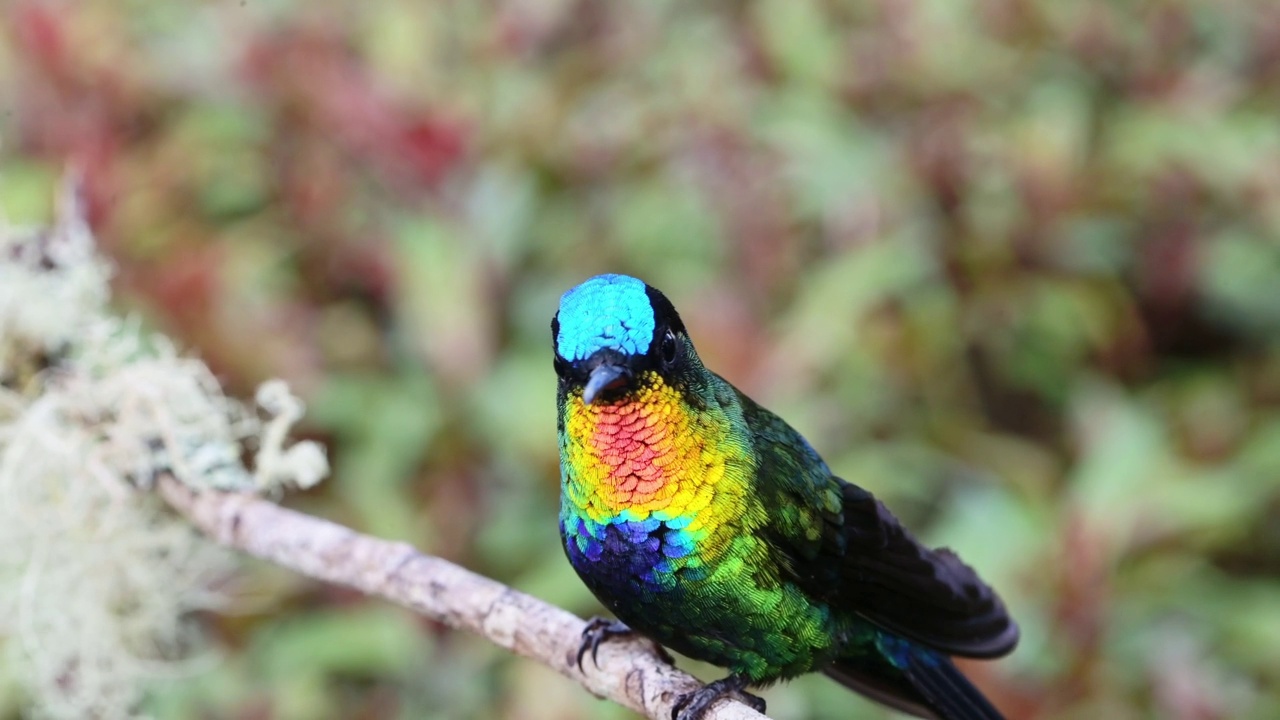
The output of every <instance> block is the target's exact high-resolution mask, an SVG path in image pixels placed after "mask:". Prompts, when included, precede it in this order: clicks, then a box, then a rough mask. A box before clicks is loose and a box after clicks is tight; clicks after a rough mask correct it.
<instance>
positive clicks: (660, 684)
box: [160, 478, 767, 720]
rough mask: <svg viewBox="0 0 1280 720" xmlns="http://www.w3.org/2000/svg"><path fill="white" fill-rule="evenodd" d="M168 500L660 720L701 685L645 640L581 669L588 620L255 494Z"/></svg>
mask: <svg viewBox="0 0 1280 720" xmlns="http://www.w3.org/2000/svg"><path fill="white" fill-rule="evenodd" d="M160 493H161V495H162V496H163V497H164V498H165V500H166V501H167V502H168V503H169V504H170V505H171V506H173V507H174V508H175V509H176V510H177V511H178V512H180V513H182V514H183V515H185V516H186V517H187V518H189V519H190V520H191V522H192V523H193V524H195V526H196V527H198V528H199V529H200V530H201V531H203V532H204V533H205V534H207V535H208V536H209V537H211V538H213V539H214V540H215V541H216V542H218V543H220V544H222V545H226V546H228V547H234V548H236V549H239V550H241V551H243V552H245V553H248V554H249V555H253V556H254V557H257V558H261V559H263V560H267V561H269V562H272V563H275V564H277V565H280V566H283V567H287V568H289V569H291V570H294V571H296V572H300V573H302V574H304V575H307V576H310V577H313V578H317V579H319V580H324V581H326V582H331V583H335V584H338V585H345V586H347V587H351V588H355V589H357V590H359V591H361V592H363V593H366V594H369V595H374V596H377V597H381V598H384V599H386V600H390V601H391V602H394V603H397V604H399V605H403V606H404V607H407V608H409V609H410V610H413V611H414V612H417V613H421V614H422V615H425V616H427V617H429V618H432V619H434V620H438V621H440V622H443V623H445V624H447V625H449V626H450V627H454V628H459V629H463V630H470V631H471V632H474V633H478V634H480V635H482V636H484V637H485V638H487V639H489V640H490V641H491V642H493V643H495V644H497V645H500V646H501V647H504V648H507V649H508V650H511V651H514V652H515V653H517V654H520V655H523V656H525V657H528V658H532V659H534V660H537V661H538V662H541V663H543V664H544V665H547V666H548V667H550V668H552V669H554V670H556V671H557V672H559V673H560V674H561V675H564V676H565V677H568V678H571V679H573V680H575V681H577V682H578V683H580V684H581V685H582V686H583V687H585V688H586V689H587V690H590V691H591V692H592V693H593V694H595V695H596V696H598V697H601V698H607V699H610V700H613V701H614V702H617V703H619V704H621V705H624V706H626V707H628V708H631V709H632V710H635V711H636V712H639V713H642V714H643V715H645V716H647V717H649V718H652V719H653V720H670V718H671V706H672V704H673V703H674V702H676V701H677V700H678V699H679V698H680V696H681V695H683V694H684V693H687V692H689V691H691V690H696V689H697V688H698V687H700V683H699V682H698V681H697V679H695V678H693V677H692V676H690V675H688V674H686V673H684V672H681V671H680V670H677V669H676V668H674V667H672V666H671V665H669V664H667V663H666V662H664V661H663V660H662V658H660V657H659V656H658V654H657V652H656V651H655V649H654V647H653V646H652V645H650V644H649V643H648V642H646V641H643V640H639V639H635V640H618V639H615V640H611V641H609V642H606V643H604V644H602V645H601V646H600V652H599V668H598V669H597V668H596V667H595V666H594V665H593V664H592V663H591V662H585V663H583V665H584V667H585V668H586V672H585V673H584V672H581V671H579V669H578V666H577V664H576V663H575V661H574V659H575V656H576V653H577V649H578V645H579V638H580V637H581V633H582V629H583V627H584V625H585V624H584V623H583V621H582V620H581V619H580V618H578V617H577V616H575V615H573V614H572V613H569V612H566V611H565V610H562V609H560V608H558V607H555V606H553V605H548V604H547V603H545V602H542V601H541V600H538V599H537V598H535V597H532V596H530V595H526V594H524V593H522V592H519V591H517V590H514V589H512V588H510V587H507V586H506V585H503V584H502V583H499V582H497V581H495V580H491V579H489V578H487V577H484V576H482V575H477V574H475V573H473V572H471V571H469V570H467V569H465V568H462V567H460V566H458V565H455V564H453V563H451V562H449V561H447V560H443V559H441V558H438V557H432V556H430V555H424V554H422V553H419V552H418V551H416V550H414V549H413V547H412V546H410V545H408V544H406V543H399V542H388V541H386V540H379V539H377V538H373V537H369V536H367V535H361V534H360V533H357V532H355V531H353V530H350V529H348V528H345V527H343V526H341V525H338V524H336V523H332V522H329V521H327V520H322V519H320V518H315V517H311V516H309V515H305V514H303V513H299V512H294V511H292V510H287V509H285V508H282V507H280V506H279V505H276V504H275V503H272V502H270V501H267V500H263V499H262V498H259V497H255V496H252V495H240V494H231V493H219V492H199V493H197V492H194V491H192V490H191V489H190V488H188V487H186V486H185V485H182V484H180V483H179V482H177V481H176V480H174V479H173V478H162V479H161V482H160ZM706 718H707V720H767V719H766V718H765V716H763V715H761V714H759V713H757V712H755V711H754V710H752V709H751V708H749V707H747V706H746V705H743V704H741V703H739V702H732V701H721V702H720V703H718V704H716V705H715V706H714V707H713V708H712V710H711V711H710V712H709V713H707V716H706Z"/></svg>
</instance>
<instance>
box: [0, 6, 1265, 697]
mask: <svg viewBox="0 0 1280 720" xmlns="http://www.w3.org/2000/svg"><path fill="white" fill-rule="evenodd" d="M0 6H2V7H3V11H2V13H0V99H2V102H0V208H3V212H4V214H5V215H6V216H7V217H8V218H9V219H10V220H13V221H19V222H45V221H47V220H48V219H49V216H50V205H51V200H52V198H53V197H54V194H55V193H54V187H55V184H56V181H57V179H58V177H59V176H60V174H61V173H62V172H63V170H64V168H66V167H67V165H68V163H70V162H74V163H77V164H79V166H80V167H81V168H82V169H83V171H84V172H85V174H86V180H87V187H88V193H89V201H90V212H91V216H92V217H91V219H92V222H93V225H94V228H95V230H96V231H97V233H98V236H99V239H100V242H101V244H102V246H103V248H104V250H105V251H106V252H107V253H108V254H109V255H110V256H111V258H112V259H113V261H114V262H115V263H117V264H118V267H119V271H118V274H117V277H116V281H115V288H116V293H117V301H118V303H119V305H120V306H121V308H122V309H123V310H125V311H128V312H132V313H135V314H137V315H140V316H141V317H143V318H144V319H145V321H146V322H148V323H149V324H150V325H151V326H153V327H155V328H156V329H158V330H161V331H163V332H165V333H168V334H169V335H171V336H173V337H174V338H176V339H177V340H178V341H179V342H180V343H181V344H182V345H183V346H185V347H187V348H189V349H190V351H191V352H192V353H196V354H198V355H200V356H201V357H203V358H205V359H206V360H207V361H208V362H209V363H210V364H211V365H212V366H213V368H214V370H215V372H217V373H218V375H219V377H220V378H221V379H222V380H223V382H224V383H225V384H226V386H227V387H228V388H229V390H230V392H233V393H235V394H237V395H239V396H241V397H246V398H247V397H250V396H251V394H252V390H253V388H254V387H255V386H256V385H257V384H258V383H259V382H261V381H263V380H265V379H268V378H271V377H283V378H286V379H287V380H288V381H289V382H290V383H291V384H292V385H293V386H294V388H295V389H297V390H298V391H299V392H301V393H302V394H303V396H304V397H305V398H306V399H307V400H308V402H309V404H310V412H309V415H308V424H307V425H306V427H305V432H306V433H307V434H308V435H309V436H311V437H314V438H317V439H320V440H322V441H324V442H325V443H326V444H327V445H328V447H329V451H330V456H331V458H332V460H333V462H334V473H333V477H332V478H331V479H330V480H329V481H327V482H326V483H324V484H323V485H321V486H320V487H319V488H317V489H315V490H313V491H310V492H307V493H302V494H298V495H295V496H292V497H290V498H288V499H287V502H288V503H289V504H290V505H292V506H294V507H297V508H300V509H303V510H306V511H308V512H312V513H315V514H317V515H322V516H324V517H327V518H331V519H334V520H337V521H340V522H343V523H346V524H348V525H351V526H353V527H355V528H358V529H360V530H362V531H364V532H368V533H373V534H375V535H378V536H381V537H385V538H395V539H403V540H407V541H410V542H412V543H414V544H415V545H417V546H418V547H419V548H421V549H423V550H425V551H428V552H432V553H438V554H440V555H443V556H445V557H447V558H450V559H452V560H455V561H457V562H459V563H462V564H464V565H466V566H467V567H469V568H472V569H475V570H477V571H480V572H483V573H486V574H488V575H491V576H493V577H496V578H498V579H500V580H502V581H504V582H506V583H509V584H511V585H513V586H515V587H517V588H519V589H521V590H524V591H526V592H529V593H532V594H534V595H536V596H538V597H540V598H543V599H545V600H547V601H550V602H553V603H557V604H560V605H563V606H565V607H568V608H570V609H572V610H574V611H575V612H578V613H579V614H583V615H587V614H591V613H593V612H596V611H597V610H598V606H597V605H596V603H595V602H594V600H593V599H592V598H591V596H590V595H589V593H588V592H587V591H586V590H585V589H584V588H583V587H582V585H581V583H580V582H579V581H578V580H577V579H576V577H575V576H574V574H573V572H572V571H571V569H570V568H569V565H568V563H567V562H566V561H565V560H564V558H563V556H562V553H561V550H560V548H559V544H558V538H557V534H556V512H557V503H558V497H557V496H558V478H559V474H558V473H559V471H558V465H557V454H556V453H557V446H556V441H555V429H554V428H555V408H554V376H553V373H552V370H551V351H550V345H549V343H550V331H549V322H550V319H551V316H552V314H553V312H554V311H555V308H556V303H557V300H558V297H559V295H560V293H562V292H563V291H564V290H566V289H567V288H569V287H571V286H572V285H574V284H576V283H578V282H580V281H581V280H582V279H584V278H586V277H588V276H590V275H593V274H596V273H599V272H603V271H618V272H627V273H631V274H635V275H638V276H640V277H642V278H644V279H646V280H647V281H649V282H650V283H652V284H653V285H655V286H657V287H659V288H661V289H663V290H664V291H665V292H666V293H667V294H668V295H669V296H670V297H671V298H672V299H673V300H674V302H675V304H676V305H677V306H678V307H679V308H680V309H681V311H682V313H683V315H684V317H685V320H686V323H687V324H688V326H689V328H690V330H691V333H692V336H693V338H694V340H695V342H696V343H697V345H698V348H699V350H700V352H701V354H702V356H703V357H704V359H705V360H706V361H707V363H708V365H710V366H711V367H713V368H715V369H717V370H718V371H719V372H720V373H721V374H723V375H725V376H726V377H727V378H728V379H729V380H730V381H732V382H734V383H735V384H737V385H738V386H739V387H741V388H743V389H744V390H746V391H747V392H748V393H749V394H751V395H753V396H754V397H756V398H757V399H758V400H760V401H762V402H764V403H765V404H766V405H768V406H770V407H772V408H773V409H774V410H776V411H778V412H779V413H780V414H781V415H783V416H784V417H786V418H787V419H789V420H790V421H791V422H792V423H793V424H794V425H796V426H797V427H798V428H799V429H800V430H801V431H802V432H804V433H805V434H806V435H807V436H808V437H809V439H810V440H811V441H812V443H813V445H814V446H815V447H817V448H818V449H819V451H820V452H822V453H823V454H824V455H825V456H826V457H827V458H828V459H829V460H830V462H831V465H832V467H833V468H834V469H835V470H836V471H837V472H838V473H840V474H841V475H843V476H844V477H846V478H848V479H850V480H853V481H855V482H857V483H859V484H861V485H863V486H864V487H867V488H868V489H870V490H872V491H873V492H875V493H876V494H877V495H878V496H880V497H881V498H882V499H884V500H885V502H886V503H887V504H888V505H889V506H890V507H891V508H892V509H893V510H894V511H895V512H896V513H897V514H899V515H900V516H901V517H902V518H903V519H904V521H906V522H907V524H908V525H909V526H910V527H912V528H914V529H915V530H916V531H918V534H919V535H921V536H922V537H923V538H925V539H927V540H928V541H930V542H932V543H935V544H946V545H950V546H952V547H955V548H956V549H957V550H958V551H959V552H960V553H961V555H962V556H963V557H965V558H966V559H967V560H968V562H969V563H971V564H972V565H974V566H976V567H977V568H978V569H979V570H980V571H981V573H982V575H983V576H984V577H985V578H987V579H988V580H989V581H991V583H992V584H993V585H995V586H996V587H997V588H999V589H1000V591H1001V592H1002V594H1003V595H1004V597H1005V598H1006V600H1007V601H1008V603H1009V605H1010V606H1011V609H1012V610H1013V612H1014V615H1015V617H1016V618H1017V619H1018V621H1019V622H1020V623H1021V625H1022V628H1023V642H1022V645H1021V646H1020V647H1019V649H1018V650H1017V652H1016V653H1015V654H1014V655H1012V656H1011V657H1009V658H1007V659H1004V660H1001V661H999V662H996V663H978V664H971V665H969V666H968V668H969V670H970V671H971V674H972V676H973V677H974V679H975V681H976V682H977V683H978V684H979V685H980V686H981V687H982V688H983V689H984V690H986V691H987V692H988V693H989V695H990V696H991V697H992V698H993V700H994V701H995V702H996V703H997V704H998V705H1000V706H1001V707H1002V708H1004V709H1005V710H1006V712H1007V713H1008V715H1009V717H1010V718H1011V719H1018V718H1046V719H1047V718H1117V719H1121V720H1124V719H1127V718H1187V719H1196V720H1200V719H1205V720H1209V719H1213V718H1273V717H1280V691H1278V690H1277V688H1278V687H1280V582H1278V580H1280V120H1278V119H1277V112H1276V109H1277V108H1278V107H1280V5H1277V4H1276V3H1274V2H1271V0H1198V1H1197V0H1150V1H1146V2H1140V1H1138V0H1132V1H1129V2H1109V1H1106V0H1082V1H1080V2H1055V1H1054V0H823V1H818V0H759V1H758V2H735V1H732V0H711V1H709V2H703V3H690V2H675V1H673V0H650V1H648V2H632V3H619V2H612V3H611V2H605V1H604V0H487V1H485V2H458V1H454V2H434V3H424V2H413V1H412V0H346V1H338V0H332V1H330V2H324V3H304V2H300V1H299V0H208V1H205V2H185V3H157V2H145V1H144V0H83V1H79V2H72V1H70V0H68V1H67V2H42V1H32V0H5V1H4V2H3V3H0ZM231 590H232V592H233V595H234V596H235V602H234V603H233V605H232V608H231V609H232V612H230V613H229V614H227V615H210V616H209V617H207V618H204V619H203V621H202V622H204V623H205V625H206V626H207V628H208V632H209V635H210V636H211V638H212V644H213V646H214V648H215V650H214V655H213V662H210V663H208V664H205V665H202V666H201V668H202V669H201V671H200V672H197V673H194V674H192V675H190V676H182V677H178V678H175V679H174V680H173V681H172V682H170V683H165V684H162V685H159V686H157V687H156V688H155V689H154V692H153V693H152V694H151V696H150V699H149V700H148V704H147V706H146V707H145V708H144V710H145V711H146V712H147V713H149V714H150V715H151V716H153V717H156V718H162V719H164V718H209V719H222V718H228V719H230V718H235V719H245V720H276V719H280V720H292V719H310V718H365V719H369V720H381V719H384V718H448V719H453V718H512V719H519V720H550V719H552V718H566V719H573V718H584V719H586V718H591V719H596V718H599V719H610V720H612V719H618V720H621V719H622V718H628V717H633V716H632V715H630V714H629V713H628V712H627V711H625V710H622V709H620V708H618V707H615V706H613V705H611V704H609V703H605V702H600V701H597V700H595V699H594V698H593V697H591V696H590V695H589V694H588V693H586V692H585V691H584V690H582V689H581V688H579V687H577V686H576V685H574V684H572V683H570V682H569V681H567V680H564V679H562V678H560V677H559V676H557V675H556V674H555V673H554V672H552V671H551V670H549V669H546V668H543V667H541V666H539V665H537V664H535V663H533V662H530V661H525V660H522V659H518V658H515V657H512V656H509V655H507V654H505V653H503V652H501V651H499V650H497V649H496V648H494V647H491V646H490V645H488V644H486V643H485V642H483V641H481V640H478V639H477V638H474V637H471V636H468V635H464V634H459V633H454V632H450V631H448V630H446V629H444V628H442V627H440V626H437V625H435V624H433V623H430V622H427V621H424V620H422V619H420V618H417V617H414V616H412V615H410V614H408V613H406V612H402V611H400V610H398V609H396V608H393V607H389V606H388V605H387V604H385V603H382V602H378V601H371V600H366V599H365V598H363V597H361V596H359V595H357V594H355V593H353V592H348V591H344V590H341V589H337V588H333V587H327V586H323V585H320V584H317V583H314V582H310V581H307V580H304V579H301V578H298V577H296V576H293V575H291V574H289V573H286V572H283V571H279V570H276V569H273V568H270V567H266V566H263V565H259V564H252V565H249V566H248V568H247V570H246V572H245V574H244V575H243V576H242V577H241V578H239V579H237V581H236V582H235V583H233V587H232V588H231ZM687 666H688V667H690V668H691V669H693V670H694V671H695V672H697V673H698V674H700V675H701V676H702V677H704V678H705V679H713V678H716V677H718V676H719V674H720V673H719V671H716V670H712V669H709V668H706V667H702V666H698V665H696V664H687ZM765 696H766V698H767V699H768V701H769V706H770V711H771V714H772V715H773V716H774V717H776V718H779V720H788V719H800V718H823V719H828V718H829V719H832V720H835V719H838V718H839V719H847V718H881V717H889V716H890V714H889V713H888V712H887V711H883V710H881V709H879V708H877V707H875V706H873V705H872V704H870V703H869V702H865V701H862V700H860V699H857V698H855V697H853V696H852V695H850V694H848V693H847V692H845V691H843V690H842V689H840V688H838V687H837V686H835V685H834V684H833V683H830V682H829V681H826V680H825V679H823V678H806V679H802V680H800V681H796V682H793V683H791V684H789V685H785V686H781V687H777V688H774V689H771V690H769V691H768V692H766V693H765ZM0 698H3V700H2V701H0V717H12V718H17V717H22V714H21V711H20V709H19V705H18V701H17V700H16V698H15V697H14V694H13V693H8V694H0Z"/></svg>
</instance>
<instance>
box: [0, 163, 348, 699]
mask: <svg viewBox="0 0 1280 720" xmlns="http://www.w3.org/2000/svg"><path fill="white" fill-rule="evenodd" d="M109 278H110V267H109V266H108V264H107V263H106V262H105V261H103V260H102V259H101V258H100V257H99V256H98V255H97V254H96V251H95V248H94V243H93V239H92V236H91V234H90V232H89V229H88V227H87V226H86V224H85V223H84V221H83V219H82V215H81V212H80V208H79V203H78V202H77V201H76V194H75V191H74V186H73V184H72V183H68V185H67V189H66V190H65V191H64V193H63V197H62V198H61V202H60V203H59V216H58V219H57V222H56V223H55V225H54V227H53V228H51V229H49V230H22V229H14V228H4V227H0V645H2V646H3V650H4V659H5V662H4V664H3V665H0V673H7V674H9V675H11V676H12V679H15V680H16V681H17V684H18V685H19V686H20V687H21V688H22V689H23V692H24V694H25V695H26V697H27V699H28V702H27V705H28V707H29V708H30V712H31V714H32V715H33V716H37V717H48V718H57V719H61V718H89V717H92V718H98V719H99V720H111V719H113V718H127V717H136V716H137V713H138V707H139V702H140V700H141V698H142V697H143V694H144V693H145V689H146V687H147V685H148V683H150V682H153V681H155V680H157V679H162V678H165V677H169V676H172V675H173V674H174V673H179V672H186V671H189V670H190V668H191V663H192V662H193V661H194V662H197V663H198V662H199V658H200V657H201V656H200V654H199V648H200V645H199V643H198V642H197V640H198V638H196V637H195V634H194V630H193V628H194V626H193V625H192V624H191V623H190V622H189V618H190V615H191V613H192V612H193V611H197V610H201V609H205V608H208V607H211V606H213V605H216V604H217V600H218V597H217V595H216V593H214V592H212V590H211V588H213V587H214V586H215V584H216V582H217V581H218V580H219V579H220V578H223V577H225V576H226V574H227V573H228V572H229V571H230V569H231V559H230V556H229V555H228V554H227V553H226V552H225V551H223V550H221V549H220V548H218V547H217V546H215V545H213V544H212V543H210V542H208V541H206V540H204V539H203V538H201V537H200V536H199V535H197V534H196V533H195V532H194V531H193V530H192V529H191V528H190V527H189V526H188V525H187V524H186V523H185V521H183V520H182V519H181V518H179V517H178V516H177V515H175V514H173V513H171V512H169V511H167V509H166V508H165V507H164V505H163V504H162V503H161V502H160V501H159V499H158V498H156V497H155V496H154V495H153V494H152V493H150V492H148V490H149V489H150V488H151V486H152V485H153V484H154V481H155V479H156V478H157V477H159V476H160V475H162V474H168V475H172V476H174V477H176V478H177V479H178V480H179V481H181V482H183V483H185V484H187V485H189V486H192V487H194V488H197V489H203V488H217V489H224V490H244V491H264V490H265V491H279V489H280V488H282V487H284V486H285V485H286V484H289V485H293V486H300V487H307V486H310V485H312V484H314V483H315V482H318V481H319V480H320V479H321V478H322V477H323V476H324V474H325V473H326V472H327V464H326V462H325V458H324V453H323V451H322V450H321V449H320V448H319V446H317V445H315V444H313V443H297V444H294V445H292V446H288V445H287V443H286V439H287V436H288V431H289V428H290V426H291V425H292V424H293V423H294V422H296V421H297V420H298V418H299V417H301V414H302V406H301V403H300V402H299V401H298V400H297V399H296V398H294V397H293V396H292V395H290V394H289V392H288V390H287V388H286V387H285V386H284V384H283V383H280V382H273V383H268V384H267V385H265V386H264V387H263V389H262V391H261V392H260V393H259V398H258V402H259V404H260V405H261V406H262V407H263V409H264V411H265V415H266V419H265V420H264V419H262V418H259V416H258V414H257V413H255V412H254V411H253V410H252V409H250V408H246V407H245V406H244V405H243V404H241V403H239V402H237V401H235V400H232V399H230V398H227V397H226V396H225V395H223V394H222V391H221V389H220V388H219V386H218V383H217V382H216V380H215V379H214V377H213V375H212V374H211V373H210V372H209V370H208V368H207V367H206V366H205V365H204V364H203V363H201V362H199V361H198V360H195V359H192V358H188V357H182V356H181V355H180V354H179V353H178V351H177V350H176V349H175V348H174V347H173V345H172V343H170V342H169V341H167V340H166V339H164V338H163V337H159V336H155V335H150V334H147V333H145V332H143V331H142V329H141V328H140V327H139V325H138V323H136V322H132V321H127V320H121V319H119V318H117V317H114V316H113V315H112V314H111V313H110V311H109V309H108V305H107V303H108V300H109V285H108V280H109ZM246 446H250V447H253V448H256V450H257V455H256V457H257V462H256V469H255V470H253V471H250V470H249V469H247V468H245V467H244V465H243V464H242V463H241V457H242V455H243V453H244V452H245V450H244V449H245V447H246ZM193 658H194V660H193ZM3 684H4V682H3V681H0V685H3Z"/></svg>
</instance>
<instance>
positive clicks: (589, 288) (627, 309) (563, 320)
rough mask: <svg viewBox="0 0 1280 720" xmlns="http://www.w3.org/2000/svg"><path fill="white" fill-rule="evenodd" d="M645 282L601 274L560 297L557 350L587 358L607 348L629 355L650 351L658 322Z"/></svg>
mask: <svg viewBox="0 0 1280 720" xmlns="http://www.w3.org/2000/svg"><path fill="white" fill-rule="evenodd" d="M645 287H646V286H645V284H644V282H642V281H640V280H637V279H635V278H633V277H628V276H626V275H597V276H595V277H593V278H591V279H590V280H587V281H586V282H584V283H582V284H581V285H578V286H577V287H575V288H573V289H572V290H570V291H569V292H566V293H565V294H564V295H563V296H561V298H560V315H559V318H560V333H559V335H557V336H556V352H558V353H560V356H561V357H563V358H565V359H566V360H569V361H570V362H572V361H574V360H583V359H585V358H588V357H591V355H592V354H593V353H595V352H596V351H598V350H602V349H604V348H613V349H615V350H619V351H621V352H623V353H625V354H627V355H640V354H643V353H646V352H648V351H649V343H651V342H652V341H653V331H654V327H655V325H656V322H655V320H654V317H653V306H652V305H651V304H650V303H649V295H648V293H646V292H645Z"/></svg>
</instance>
